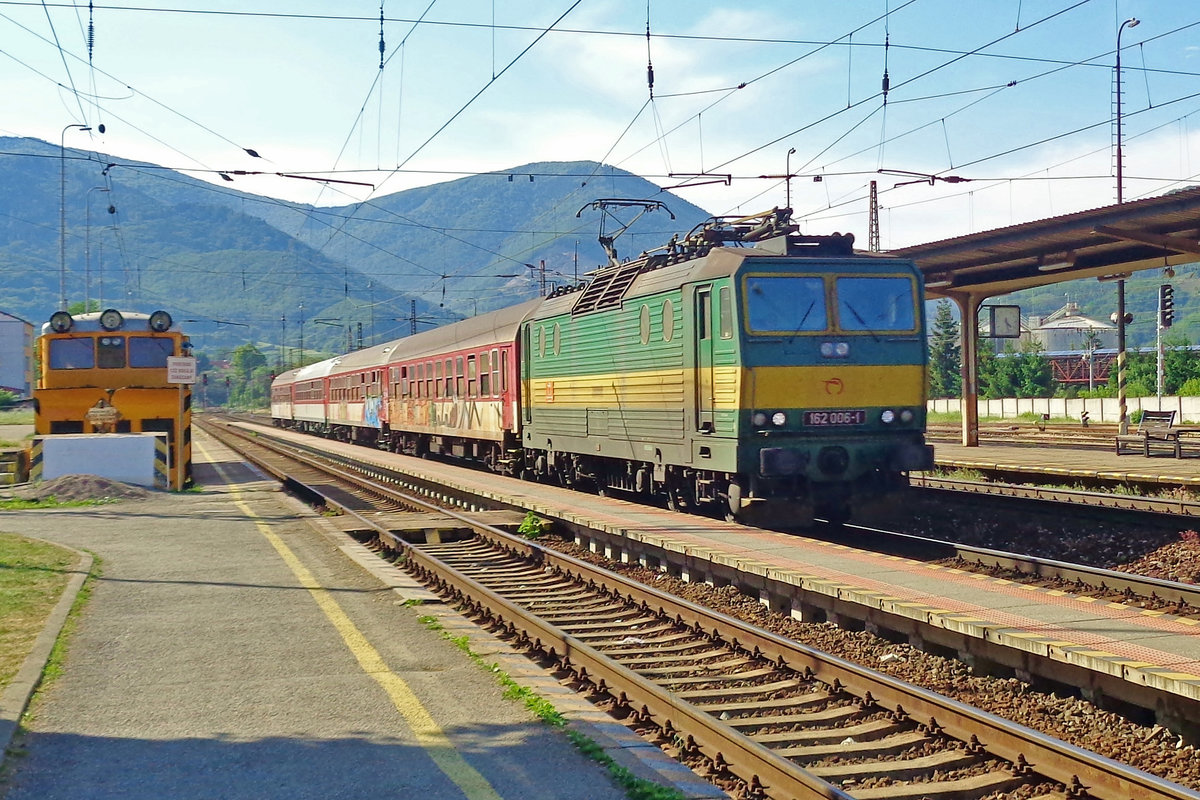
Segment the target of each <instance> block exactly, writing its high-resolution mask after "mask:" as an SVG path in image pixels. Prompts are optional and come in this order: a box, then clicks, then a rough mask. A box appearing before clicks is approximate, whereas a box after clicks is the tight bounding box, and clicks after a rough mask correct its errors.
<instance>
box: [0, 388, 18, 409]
mask: <svg viewBox="0 0 1200 800" xmlns="http://www.w3.org/2000/svg"><path fill="white" fill-rule="evenodd" d="M20 399H21V398H20V397H19V396H17V395H16V394H15V393H13V392H10V391H8V390H7V389H0V410H3V409H6V408H12V407H13V406H15V405H16V404H17V401H18V400H20Z"/></svg>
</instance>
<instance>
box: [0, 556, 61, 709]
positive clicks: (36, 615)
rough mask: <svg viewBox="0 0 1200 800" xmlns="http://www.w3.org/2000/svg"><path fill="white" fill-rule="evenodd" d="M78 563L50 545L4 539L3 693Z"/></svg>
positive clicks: (0, 582)
mask: <svg viewBox="0 0 1200 800" xmlns="http://www.w3.org/2000/svg"><path fill="white" fill-rule="evenodd" d="M77 558H78V557H77V556H76V555H75V553H73V552H71V551H70V550H64V549H62V548H61V547H57V546H55V545H52V544H50V543H48V542H39V541H35V540H33V539H27V538H25V537H24V536H17V535H15V534H11V533H0V688H3V687H4V686H7V685H8V684H9V683H10V682H11V681H12V679H13V677H14V676H15V675H16V674H17V670H19V669H20V668H21V664H22V663H24V661H25V657H26V656H27V655H28V654H29V651H30V650H31V649H32V648H33V643H34V640H36V639H37V637H38V634H40V633H41V632H42V626H43V624H44V623H45V621H46V617H47V616H48V615H49V614H50V610H51V609H53V608H54V604H55V603H57V602H58V598H59V597H60V596H62V592H63V589H64V588H65V587H66V585H67V581H68V579H69V578H70V570H71V568H72V567H73V566H74V565H75V562H76V559H77Z"/></svg>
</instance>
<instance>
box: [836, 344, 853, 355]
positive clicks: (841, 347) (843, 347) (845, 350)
mask: <svg viewBox="0 0 1200 800" xmlns="http://www.w3.org/2000/svg"><path fill="white" fill-rule="evenodd" d="M833 354H834V355H835V356H837V357H838V358H845V357H846V356H848V355H850V343H849V342H838V343H837V344H836V345H834V348H833Z"/></svg>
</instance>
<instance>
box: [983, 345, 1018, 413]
mask: <svg viewBox="0 0 1200 800" xmlns="http://www.w3.org/2000/svg"><path fill="white" fill-rule="evenodd" d="M1020 358H1021V356H1020V354H1019V353H1017V352H1016V351H1015V350H1014V349H1013V346H1012V342H1011V341H1008V342H1005V343H1004V352H1003V353H998V354H997V353H993V352H991V350H990V349H989V348H984V347H981V348H980V349H979V393H980V395H982V396H983V397H985V398H987V399H989V400H994V399H996V398H998V397H1016V396H1017V387H1018V386H1019V385H1020V375H1019V365H1020Z"/></svg>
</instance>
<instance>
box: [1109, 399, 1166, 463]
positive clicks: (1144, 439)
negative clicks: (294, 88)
mask: <svg viewBox="0 0 1200 800" xmlns="http://www.w3.org/2000/svg"><path fill="white" fill-rule="evenodd" d="M1174 424H1175V412H1174V411H1143V412H1142V419H1141V421H1140V422H1139V423H1138V426H1137V431H1136V432H1135V433H1125V434H1120V435H1118V436H1117V455H1119V456H1120V455H1125V454H1126V453H1136V452H1139V451H1140V452H1141V453H1142V455H1144V456H1146V457H1147V458H1148V457H1149V456H1150V445H1151V443H1152V442H1153V443H1159V442H1161V443H1163V444H1169V445H1171V448H1172V450H1173V451H1174V454H1175V457H1176V458H1180V457H1181V456H1182V453H1181V448H1180V444H1179V430H1178V429H1177V428H1175V427H1174ZM1132 445H1137V447H1136V449H1135V448H1133V447H1132Z"/></svg>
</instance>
